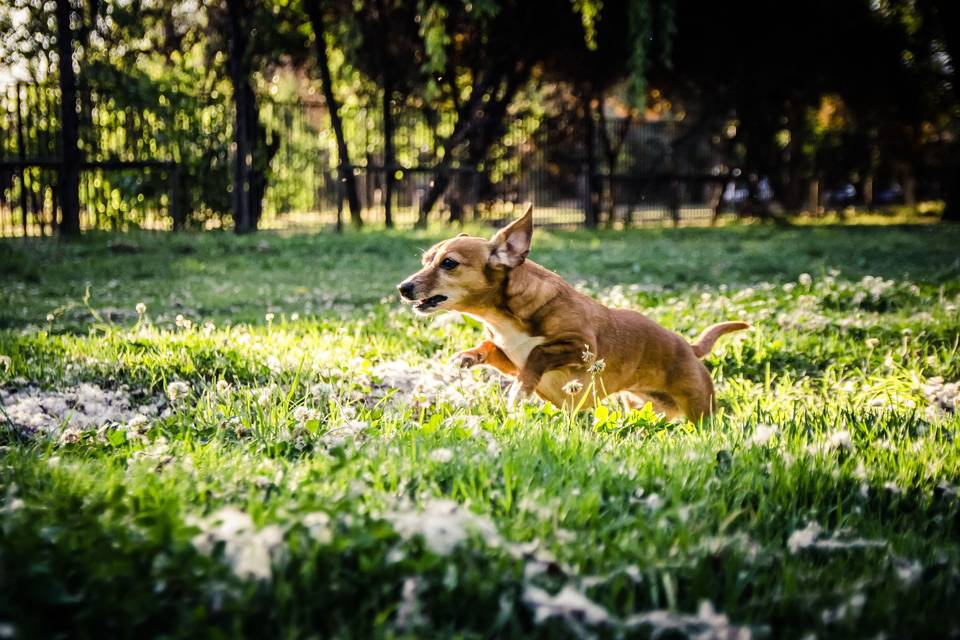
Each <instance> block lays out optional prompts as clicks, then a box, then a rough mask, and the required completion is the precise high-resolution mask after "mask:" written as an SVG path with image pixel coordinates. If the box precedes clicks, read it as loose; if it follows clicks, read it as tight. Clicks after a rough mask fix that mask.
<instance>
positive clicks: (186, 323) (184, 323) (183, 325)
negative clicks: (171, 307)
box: [174, 313, 193, 329]
mask: <svg viewBox="0 0 960 640" xmlns="http://www.w3.org/2000/svg"><path fill="white" fill-rule="evenodd" d="M174 323H175V324H176V325H177V328H178V329H189V328H190V327H192V326H193V322H191V321H190V320H189V319H187V318H184V317H183V314H182V313H178V314H177V317H176V318H175V319H174Z"/></svg>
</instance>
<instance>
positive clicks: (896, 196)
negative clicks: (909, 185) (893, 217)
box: [873, 182, 903, 204]
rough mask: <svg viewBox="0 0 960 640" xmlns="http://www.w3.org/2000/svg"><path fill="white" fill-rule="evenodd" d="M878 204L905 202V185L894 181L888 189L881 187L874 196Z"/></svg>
mask: <svg viewBox="0 0 960 640" xmlns="http://www.w3.org/2000/svg"><path fill="white" fill-rule="evenodd" d="M873 201H874V202H876V203H877V204H899V203H902V202H903V187H901V186H900V185H899V184H897V183H896V182H894V183H893V184H891V185H890V186H889V187H887V188H886V189H880V190H879V191H877V193H876V194H875V195H874V197H873Z"/></svg>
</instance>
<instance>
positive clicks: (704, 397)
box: [670, 368, 714, 424]
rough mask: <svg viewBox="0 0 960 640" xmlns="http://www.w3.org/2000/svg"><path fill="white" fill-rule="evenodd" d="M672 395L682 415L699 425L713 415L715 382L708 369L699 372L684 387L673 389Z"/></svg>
mask: <svg viewBox="0 0 960 640" xmlns="http://www.w3.org/2000/svg"><path fill="white" fill-rule="evenodd" d="M670 395H671V396H672V397H673V399H674V400H675V401H676V403H677V406H678V407H679V408H680V411H681V413H682V414H683V415H684V416H686V417H687V419H688V420H689V421H690V422H692V423H694V424H697V423H699V422H702V421H703V420H704V419H706V418H709V417H710V416H711V415H712V414H713V406H714V390H713V380H711V379H710V373H709V372H708V371H707V370H706V368H701V370H700V371H698V372H697V375H696V378H695V379H693V380H690V381H689V382H688V384H685V385H684V386H682V387H679V388H675V389H671V390H670Z"/></svg>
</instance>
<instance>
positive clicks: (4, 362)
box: [0, 356, 13, 371]
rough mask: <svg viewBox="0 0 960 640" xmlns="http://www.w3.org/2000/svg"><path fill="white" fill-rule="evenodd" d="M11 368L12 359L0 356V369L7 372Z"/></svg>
mask: <svg viewBox="0 0 960 640" xmlns="http://www.w3.org/2000/svg"><path fill="white" fill-rule="evenodd" d="M12 366H13V359H12V358H11V357H10V356H0V367H2V368H3V370H4V371H9V370H10V367H12Z"/></svg>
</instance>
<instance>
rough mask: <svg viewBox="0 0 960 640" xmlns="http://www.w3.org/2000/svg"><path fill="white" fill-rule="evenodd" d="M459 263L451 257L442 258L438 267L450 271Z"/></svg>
mask: <svg viewBox="0 0 960 640" xmlns="http://www.w3.org/2000/svg"><path fill="white" fill-rule="evenodd" d="M458 264H460V263H459V262H457V261H456V260H454V259H453V258H444V259H443V262H441V263H440V268H441V269H445V270H446V271H451V270H453V269H456V268H457V265H458Z"/></svg>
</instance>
